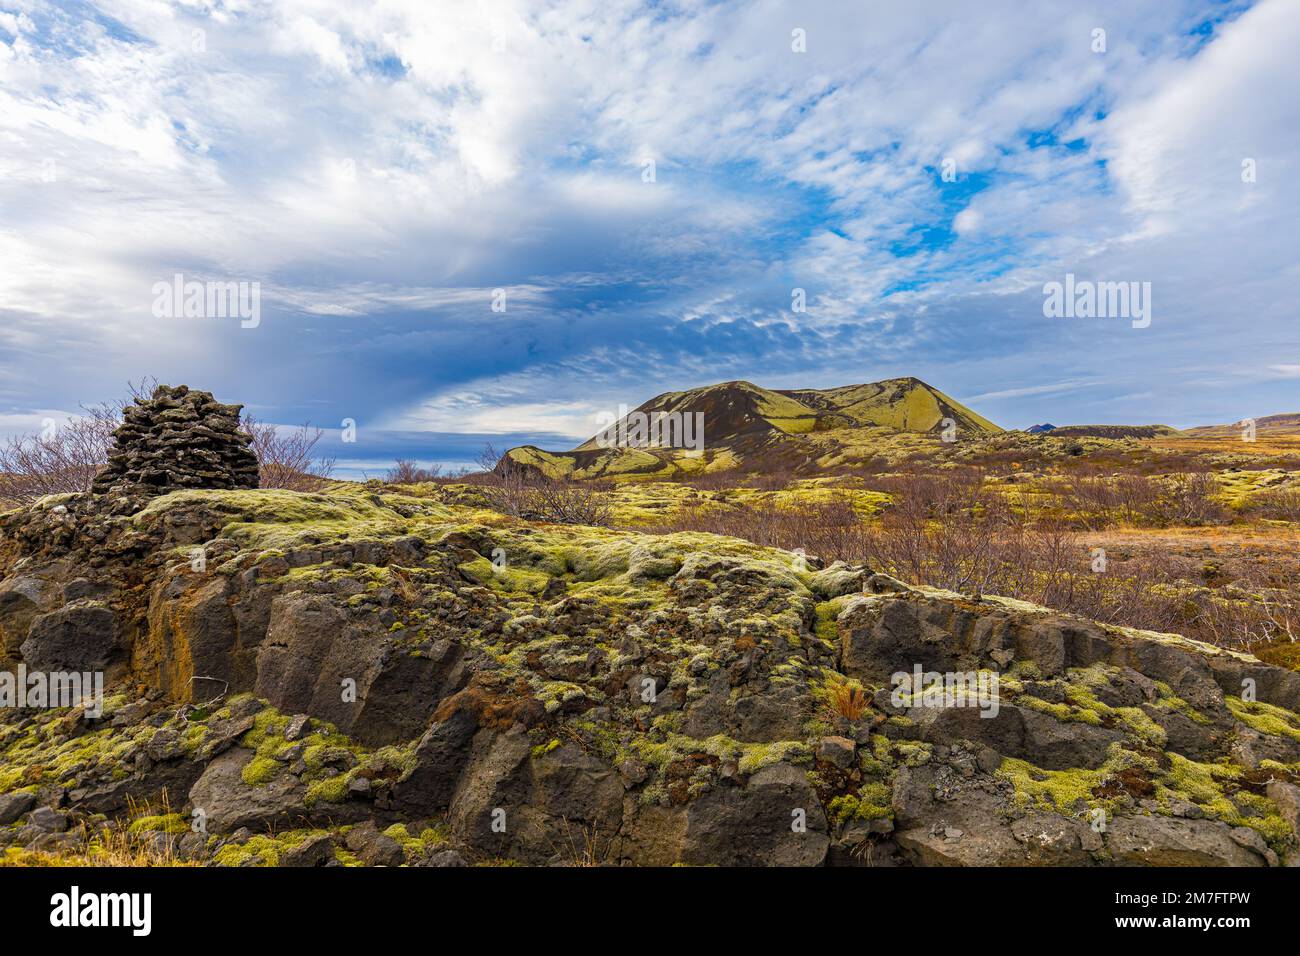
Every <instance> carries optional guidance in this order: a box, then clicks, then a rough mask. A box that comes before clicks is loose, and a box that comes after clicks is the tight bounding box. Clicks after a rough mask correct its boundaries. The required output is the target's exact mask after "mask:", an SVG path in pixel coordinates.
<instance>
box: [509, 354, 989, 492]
mask: <svg viewBox="0 0 1300 956" xmlns="http://www.w3.org/2000/svg"><path fill="white" fill-rule="evenodd" d="M638 416H644V418H642V419H638ZM674 419H682V420H688V421H698V422H699V423H700V425H701V426H702V428H701V430H700V431H699V432H689V433H688V437H689V438H691V439H694V438H696V437H697V436H699V437H702V441H700V442H696V443H695V444H690V443H689V442H688V443H687V445H686V446H683V445H682V444H681V443H680V442H676V441H674V440H673V438H671V437H663V438H662V440H657V439H656V438H655V436H641V435H639V434H638V432H637V428H636V423H637V421H638V420H641V421H645V420H661V421H672V420H674ZM1001 431H1002V429H1000V428H998V426H996V425H994V424H993V423H992V422H990V421H988V420H987V419H985V418H982V417H981V416H979V415H977V414H976V413H975V412H973V411H971V410H970V409H968V408H966V407H965V406H963V405H961V404H959V403H958V402H956V401H954V400H953V399H951V398H949V397H948V396H947V395H944V394H943V393H942V392H940V391H937V390H936V389H934V388H931V387H930V386H929V385H926V384H925V383H924V382H922V381H920V380H919V379H915V378H896V379H888V380H886V381H883V382H873V383H871V384H867V385H848V386H844V387H842V388H831V389H794V390H788V391H774V390H771V389H766V388H760V387H759V386H757V385H753V384H751V383H750V382H724V383H722V384H719V385H710V386H707V387H705V388H697V389H691V390H689V391H685V392H665V393H664V394H662V395H659V396H656V397H655V398H652V399H650V400H649V401H648V402H645V403H644V404H642V405H640V406H639V407H637V408H636V409H634V410H633V411H632V412H630V413H629V414H628V415H627V416H625V417H624V418H623V419H621V420H620V421H619V422H618V423H615V424H614V425H613V426H612V427H611V429H608V430H603V431H602V432H601V433H598V434H597V435H594V436H593V437H592V438H590V439H588V440H587V441H585V442H583V443H582V444H581V445H579V446H578V447H577V448H575V449H573V450H572V451H567V452H550V451H543V450H542V449H540V448H536V447H534V446H531V445H525V446H522V447H519V448H512V449H510V450H509V451H508V452H507V453H506V455H505V456H504V458H503V459H502V464H501V467H509V466H510V465H514V466H522V467H524V468H526V469H536V470H537V471H539V472H541V473H543V474H545V475H547V476H548V477H551V478H563V477H575V478H594V477H602V478H615V479H619V478H637V479H640V478H646V477H661V478H662V477H673V476H680V475H690V474H697V473H700V472H705V471H720V470H724V469H733V468H754V467H762V468H767V469H771V468H773V467H778V468H791V469H796V470H798V469H801V468H807V467H818V466H820V465H821V464H824V463H825V462H826V461H829V460H838V461H840V462H842V463H843V462H848V461H852V460H861V459H866V458H870V457H873V456H875V455H879V454H880V453H881V452H882V451H884V450H885V449H886V448H887V447H888V446H890V445H891V444H892V440H893V439H894V438H895V437H896V436H899V435H906V436H911V437H913V438H915V439H917V440H916V441H915V442H914V444H915V445H916V447H930V446H932V445H934V444H935V443H937V442H939V441H940V440H943V439H946V440H948V441H949V442H951V441H954V440H956V439H957V438H958V437H959V436H960V437H966V438H972V437H976V436H987V435H994V434H997V433H999V432H1001ZM701 432H702V435H701Z"/></svg>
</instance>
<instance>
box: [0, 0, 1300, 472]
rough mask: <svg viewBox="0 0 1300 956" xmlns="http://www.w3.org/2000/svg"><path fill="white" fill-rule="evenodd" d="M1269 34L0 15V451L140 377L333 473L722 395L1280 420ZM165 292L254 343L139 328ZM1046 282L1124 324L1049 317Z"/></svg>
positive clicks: (1282, 82)
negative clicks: (1148, 294) (188, 282)
mask: <svg viewBox="0 0 1300 956" xmlns="http://www.w3.org/2000/svg"><path fill="white" fill-rule="evenodd" d="M481 7H482V8H485V9H480V8H481ZM1098 30H1104V31H1105V35H1104V39H1105V44H1104V50H1099V49H1096V47H1097V46H1098V43H1097V39H1096V37H1097V36H1098V35H1097V33H1096V31H1098ZM795 31H802V36H803V37H804V38H805V51H804V52H796V51H795V50H794V49H793V48H792V46H793V45H795V44H793V40H792V38H793V37H794V36H795ZM1297 47H1300V4H1296V3H1294V2H1292V0H1260V2H1255V3H1250V2H1245V0H1241V2H1235V0H1234V2H1218V0H1122V2H1120V0H1117V2H1095V3H1083V4H1081V3H1078V2H1073V0H1061V2H1040V3H1035V4H1032V5H1025V4H1022V3H1015V2H1009V0H1008V2H998V0H988V2H981V3H979V4H972V3H968V2H961V0H952V2H927V3H924V4H902V3H893V2H879V3H855V4H847V3H838V4H831V3H827V4H816V3H814V4H808V3H775V2H757V3H700V4H688V3H681V4H675V3H655V4H642V3H631V2H619V0H613V2H597V0H577V2H547V3H541V2H529V3H522V2H521V3H514V2H511V0H501V2H499V3H493V4H478V3H472V2H464V3H460V2H455V0H449V2H445V3H439V4H436V5H431V4H428V3H425V2H419V0H412V2H385V0H380V2H377V3H374V4H367V5H360V4H355V3H345V2H340V3H337V4H332V3H328V2H324V0H310V2H308V0H283V2H277V3H255V2H244V0H232V2H216V3H206V2H199V0H192V2H184V3H174V4H166V3H161V2H155V0H140V2H113V3H98V4H92V3H55V4H50V3H48V2H42V3H29V2H26V0H20V2H15V0H0V318H2V319H3V321H0V432H4V433H13V432H18V431H22V430H25V429H29V428H35V427H39V423H40V422H41V421H42V420H43V419H45V418H47V417H56V418H58V417H64V416H66V415H68V414H72V413H74V412H75V411H76V409H77V407H78V405H79V403H86V402H95V401H99V400H103V399H109V398H113V397H115V396H117V395H119V394H120V393H121V392H122V391H123V385H124V383H125V382H126V381H127V380H128V379H135V378H139V377H140V376H143V375H153V376H156V377H158V378H159V379H161V380H163V381H168V382H186V383H189V384H191V385H195V386H198V387H203V388H208V389H211V390H212V391H214V392H215V393H216V394H217V395H218V397H220V398H222V399H224V400H227V401H240V402H244V403H245V404H246V405H248V406H249V408H250V409H251V410H252V411H253V412H254V413H255V414H256V415H258V416H259V417H261V418H263V419H265V420H268V421H273V422H278V423H283V424H286V425H292V424H294V423H299V422H302V421H304V420H310V421H312V422H314V423H316V424H318V425H320V426H322V427H325V428H326V429H328V437H327V441H328V442H329V443H330V445H331V450H332V451H333V452H334V453H336V454H337V455H338V457H339V458H340V460H341V463H342V466H343V474H345V475H348V476H357V475H360V474H363V473H369V474H378V473H380V472H382V471H383V470H384V469H385V468H386V467H387V465H388V464H389V463H390V462H391V460H392V458H393V457H395V456H397V455H405V456H408V457H412V458H415V459H417V460H420V461H422V462H431V461H440V462H445V463H464V462H469V461H472V460H473V459H474V458H475V457H476V456H477V452H478V450H479V448H481V446H482V444H483V443H484V441H488V440H490V441H492V442H493V443H495V444H496V445H497V446H498V447H507V446H509V445H511V444H516V443H520V442H524V441H530V442H533V443H536V444H541V445H543V446H551V447H567V446H569V445H570V444H572V443H573V441H574V440H575V439H581V438H584V437H586V436H588V435H590V434H591V433H593V432H594V431H595V430H596V425H595V422H596V416H597V415H598V414H599V413H600V412H602V411H606V410H614V409H617V407H618V406H619V404H620V403H625V404H627V405H633V406H634V405H636V404H639V403H640V402H641V401H643V400H645V399H646V398H649V397H650V396H652V395H654V394H657V393H659V392H662V391H666V390H670V389H682V388H688V387H693V386H698V385H703V384H708V383H711V382H716V381H722V380H728V379H736V378H744V379H749V380H751V381H755V382H758V383H760V384H763V385H767V386H769V387H776V388H792V387H825V386H832V385H843V384H849V383H856V382H864V381H871V380H874V379H879V378H885V377H892V376H899V375H916V376H918V377H920V378H922V379H925V380H926V381H928V382H930V383H931V384H932V385H934V386H936V387H938V388H940V389H942V390H944V391H945V392H947V393H949V394H950V395H953V396H954V397H956V398H958V399H960V400H962V401H966V402H967V403H968V404H971V405H972V406H973V407H974V408H976V410H978V411H979V412H981V413H983V414H984V415H986V416H988V417H989V418H992V419H993V420H994V421H996V422H998V423H999V424H1003V425H1006V426H1008V427H1023V426H1027V425H1030V424H1033V423H1035V422H1039V421H1046V420H1050V421H1053V422H1056V423H1058V424H1059V423H1065V422H1140V423H1146V422H1167V423H1169V424H1173V425H1178V426H1186V425H1193V424H1202V423H1209V422H1227V421H1233V420H1236V419H1239V418H1241V417H1243V416H1247V415H1254V416H1259V415H1266V414H1270V413H1276V412H1295V411H1300V324H1298V322H1297V318H1298V317H1297V308H1296V302H1297V301H1300V295H1297V293H1298V292H1300V241H1298V240H1300V215H1298V214H1300V185H1297V184H1298V183H1300V175H1298V174H1300V169H1297V160H1296V156H1297V147H1300V100H1297V98H1296V97H1295V96H1294V93H1293V91H1294V89H1296V88H1297V87H1300V64H1298V63H1297V58H1296V57H1295V55H1294V50H1295V49H1296V48H1297ZM651 160H653V162H654V177H653V181H652V182H647V181H646V179H647V177H646V175H645V171H646V168H647V165H646V164H647V162H648V161H651ZM1245 160H1250V161H1251V162H1252V163H1253V164H1254V169H1255V174H1256V175H1255V180H1254V181H1253V182H1243V178H1242V164H1243V161H1245ZM946 168H947V169H951V170H953V171H954V172H955V178H953V177H945V175H944V171H945V169H946ZM949 179H951V181H948V180H949ZM178 272H179V273H182V274H184V275H185V276H186V277H187V278H193V279H198V280H200V281H206V280H211V281H248V282H258V283H260V288H261V322H260V324H258V326H257V327H256V328H241V326H240V323H239V322H238V321H235V320H231V319H222V318H191V319H185V318H167V317H162V318H159V317H155V316H154V315H153V314H152V311H151V306H152V303H153V294H152V291H151V290H152V286H153V284H154V283H155V282H157V281H160V280H168V279H170V277H171V276H172V275H174V274H175V273H178ZM1066 273H1074V274H1075V275H1077V276H1079V277H1080V278H1087V279H1092V280H1096V281H1135V282H1150V283H1151V284H1152V306H1153V308H1152V323H1151V325H1150V327H1149V328H1144V329H1135V328H1132V327H1131V325H1130V323H1129V322H1128V321H1126V320H1123V319H1047V318H1045V317H1044V315H1043V310H1042V305H1043V285H1044V283H1046V282H1052V281H1061V280H1062V279H1063V278H1064V276H1065V274H1066ZM796 288H798V289H803V290H804V292H805V296H806V301H807V308H806V311H803V312H794V311H792V308H791V302H792V290H794V289H796ZM495 290H504V292H505V311H504V312H499V311H498V312H494V311H493V310H492V302H493V297H494V291H495ZM344 419H352V420H354V421H356V423H357V439H358V440H357V441H356V442H355V443H348V444H343V443H341V442H340V441H339V436H340V431H339V427H340V424H341V422H342V421H343V420H344Z"/></svg>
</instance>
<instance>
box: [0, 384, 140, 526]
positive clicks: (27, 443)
mask: <svg viewBox="0 0 1300 956" xmlns="http://www.w3.org/2000/svg"><path fill="white" fill-rule="evenodd" d="M157 384H158V380H157V379H153V378H142V379H140V381H138V382H127V393H128V396H129V397H127V398H124V399H121V400H119V401H117V402H101V403H99V404H97V405H83V406H82V407H81V412H82V413H81V414H80V415H77V416H74V417H72V418H70V419H69V420H68V421H67V422H66V423H64V424H62V425H58V424H56V423H55V422H53V421H50V422H48V423H47V427H45V428H43V429H42V430H41V431H39V432H32V433H29V434H26V435H18V436H14V437H11V438H8V439H6V440H5V441H4V442H3V444H0V506H4V507H14V506H17V505H21V504H25V503H28V502H31V501H35V500H36V499H37V498H40V497H42V496H44V495H54V494H68V493H72V492H80V491H88V490H89V489H90V483H91V482H92V481H94V479H95V475H96V474H98V472H99V470H100V469H101V468H103V467H104V465H106V464H107V463H108V454H109V452H110V451H111V450H112V448H113V430H114V429H115V428H117V426H118V425H119V424H121V421H122V409H124V408H125V407H126V406H127V405H129V404H131V402H132V401H135V400H136V399H139V398H143V397H148V395H149V393H150V392H152V391H153V388H154V386H156V385H157Z"/></svg>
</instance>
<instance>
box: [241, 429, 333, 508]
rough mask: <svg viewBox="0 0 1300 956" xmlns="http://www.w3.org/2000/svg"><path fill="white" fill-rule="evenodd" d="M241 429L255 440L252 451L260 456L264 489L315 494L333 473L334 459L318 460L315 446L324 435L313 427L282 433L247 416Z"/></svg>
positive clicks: (260, 472) (260, 474)
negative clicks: (313, 492)
mask: <svg viewBox="0 0 1300 956" xmlns="http://www.w3.org/2000/svg"><path fill="white" fill-rule="evenodd" d="M240 427H241V428H243V430H244V431H245V432H247V433H248V434H249V435H250V436H252V439H253V443H252V445H251V448H252V450H253V454H255V455H256V456H257V467H258V475H259V476H260V484H261V486H262V487H263V488H284V489H287V490H289V491H314V490H316V489H317V488H320V487H321V485H323V484H324V483H325V481H326V480H327V479H328V478H329V476H330V475H331V474H332V473H333V471H334V459H333V458H319V457H317V456H316V454H315V450H316V444H317V443H318V442H319V441H320V440H321V438H322V436H324V434H325V432H324V431H323V430H322V429H319V428H315V427H313V426H312V425H311V424H310V423H305V424H303V425H301V426H299V427H298V428H295V429H292V430H288V431H283V432H282V431H281V430H280V429H279V428H278V427H277V426H275V425H272V424H270V423H269V422H262V421H258V420H257V419H256V418H254V417H253V416H252V415H247V414H245V415H244V417H243V419H242V420H241V421H240Z"/></svg>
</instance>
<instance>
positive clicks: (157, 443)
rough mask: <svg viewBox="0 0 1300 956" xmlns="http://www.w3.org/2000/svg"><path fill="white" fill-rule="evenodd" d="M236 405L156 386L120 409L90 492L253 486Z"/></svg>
mask: <svg viewBox="0 0 1300 956" xmlns="http://www.w3.org/2000/svg"><path fill="white" fill-rule="evenodd" d="M242 408H243V406H242V405H223V404H222V403H221V402H218V401H216V399H214V398H213V397H212V393H211V392H200V391H196V390H193V389H191V388H189V387H188V386H186V385H178V386H175V387H172V386H169V385H159V386H158V387H157V388H155V389H154V391H153V395H151V396H150V397H149V398H148V399H137V400H136V402H135V404H133V405H128V406H127V407H126V409H124V411H123V414H122V419H123V420H122V424H121V425H119V426H118V428H117V430H116V431H114V433H113V437H114V447H113V451H112V453H111V454H110V455H109V459H108V466H107V467H106V468H105V469H104V470H103V471H102V472H100V473H99V475H98V476H97V477H96V478H95V481H94V484H93V486H92V490H93V491H94V492H95V493H96V494H126V495H147V496H153V495H160V494H165V493H167V492H169V491H177V490H180V489H185V488H218V489H230V488H256V487H257V484H258V473H257V457H256V456H255V455H254V454H253V452H252V450H251V449H250V448H249V445H250V444H251V443H252V438H251V436H249V435H248V434H247V433H246V432H244V431H242V430H240V427H239V413H240V411H241V410H242Z"/></svg>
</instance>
